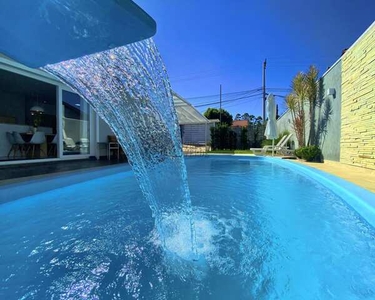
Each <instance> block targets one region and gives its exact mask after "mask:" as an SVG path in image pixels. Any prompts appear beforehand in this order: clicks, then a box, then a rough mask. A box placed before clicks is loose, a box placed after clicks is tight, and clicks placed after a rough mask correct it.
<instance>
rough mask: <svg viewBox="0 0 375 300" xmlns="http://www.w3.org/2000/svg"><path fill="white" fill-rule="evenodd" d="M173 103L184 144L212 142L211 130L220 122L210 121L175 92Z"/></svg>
mask: <svg viewBox="0 0 375 300" xmlns="http://www.w3.org/2000/svg"><path fill="white" fill-rule="evenodd" d="M173 102H174V106H175V108H176V112H177V117H178V122H179V125H180V129H181V139H182V143H183V144H193V145H206V144H207V143H208V142H209V141H210V140H211V137H210V128H211V127H214V126H215V124H216V123H218V122H219V120H209V119H207V118H206V117H205V116H203V115H202V114H201V113H200V112H199V111H198V110H197V109H196V108H195V107H194V106H193V105H191V104H190V103H189V102H188V101H186V100H185V99H184V98H182V97H181V96H180V95H178V94H177V93H175V92H173Z"/></svg>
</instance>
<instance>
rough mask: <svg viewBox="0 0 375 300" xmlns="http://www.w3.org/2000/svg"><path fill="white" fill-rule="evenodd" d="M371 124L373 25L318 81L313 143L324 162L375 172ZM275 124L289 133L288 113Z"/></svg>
mask: <svg viewBox="0 0 375 300" xmlns="http://www.w3.org/2000/svg"><path fill="white" fill-rule="evenodd" d="M374 124H375V22H374V23H373V24H372V25H371V26H370V27H369V28H368V29H367V30H366V31H365V32H364V33H363V34H362V36H360V37H359V38H358V40H357V41H356V42H355V43H354V44H353V45H352V46H351V47H350V48H349V49H346V51H345V52H344V53H343V54H342V56H341V57H340V58H339V59H338V60H337V61H336V62H335V63H334V64H333V65H332V66H331V67H330V68H329V69H328V70H327V71H326V72H325V73H324V74H323V75H322V77H321V78H320V79H319V82H318V105H317V107H316V110H315V122H314V127H315V136H314V143H315V144H317V145H318V146H319V147H320V148H321V149H322V153H323V156H324V158H325V159H327V160H333V161H338V162H341V163H344V164H349V165H354V166H358V167H364V168H369V169H375V139H374V136H375V125H374ZM277 125H278V133H279V134H280V133H282V132H283V131H285V130H288V131H290V132H293V128H292V116H291V113H290V111H286V112H285V113H284V115H282V116H281V117H280V118H279V119H278V121H277ZM309 126H310V124H308V127H309ZM306 132H309V128H307V130H306ZM294 143H295V144H296V147H298V142H297V140H296V139H295V137H294Z"/></svg>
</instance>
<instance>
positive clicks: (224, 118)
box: [204, 107, 233, 126]
mask: <svg viewBox="0 0 375 300" xmlns="http://www.w3.org/2000/svg"><path fill="white" fill-rule="evenodd" d="M204 116H205V117H206V118H207V119H210V120H213V119H218V120H220V110H219V109H217V108H211V107H210V108H207V110H206V111H205V112H204ZM221 123H224V124H227V125H228V126H231V125H232V123H233V116H232V115H231V114H230V113H229V112H228V111H226V110H225V109H221Z"/></svg>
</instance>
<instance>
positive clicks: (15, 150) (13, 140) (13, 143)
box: [6, 132, 19, 158]
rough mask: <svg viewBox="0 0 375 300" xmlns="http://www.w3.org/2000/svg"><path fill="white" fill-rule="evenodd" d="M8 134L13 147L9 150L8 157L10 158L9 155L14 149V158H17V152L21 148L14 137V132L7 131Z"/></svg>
mask: <svg viewBox="0 0 375 300" xmlns="http://www.w3.org/2000/svg"><path fill="white" fill-rule="evenodd" d="M6 135H7V139H8V142H9V144H10V145H11V147H10V149H9V152H8V158H9V155H10V154H11V153H12V151H13V158H15V157H16V152H17V150H18V149H19V146H18V144H17V143H16V141H15V139H14V137H13V134H12V133H11V132H7V133H6Z"/></svg>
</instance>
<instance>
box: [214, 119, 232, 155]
mask: <svg viewBox="0 0 375 300" xmlns="http://www.w3.org/2000/svg"><path fill="white" fill-rule="evenodd" d="M210 130H211V147H212V150H217V149H220V150H222V149H235V148H236V142H237V137H236V133H235V132H234V131H233V130H231V129H230V127H229V126H228V124H225V123H220V124H217V125H216V126H215V127H211V129H210Z"/></svg>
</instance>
